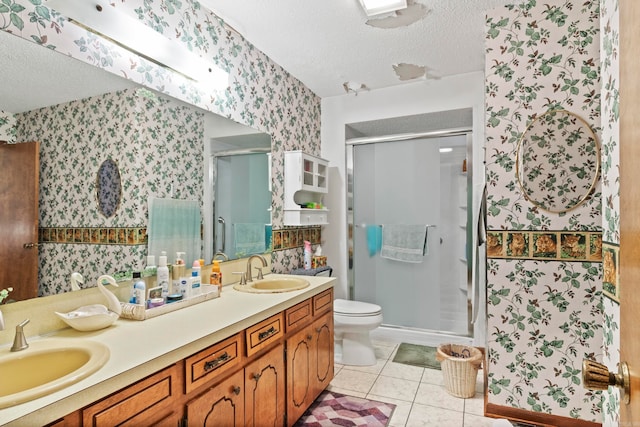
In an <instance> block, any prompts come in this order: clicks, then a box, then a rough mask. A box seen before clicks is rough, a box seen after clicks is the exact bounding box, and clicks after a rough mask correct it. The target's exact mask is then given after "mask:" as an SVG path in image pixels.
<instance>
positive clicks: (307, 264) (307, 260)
mask: <svg viewBox="0 0 640 427" xmlns="http://www.w3.org/2000/svg"><path fill="white" fill-rule="evenodd" d="M304 269H305V270H310V269H311V242H309V241H308V240H305V241H304Z"/></svg>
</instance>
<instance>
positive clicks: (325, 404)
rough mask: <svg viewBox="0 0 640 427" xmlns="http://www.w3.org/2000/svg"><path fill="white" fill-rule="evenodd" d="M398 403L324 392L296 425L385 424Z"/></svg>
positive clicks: (361, 426) (382, 426) (359, 426)
mask: <svg viewBox="0 0 640 427" xmlns="http://www.w3.org/2000/svg"><path fill="white" fill-rule="evenodd" d="M395 408H396V405H393V404H391V403H384V402H377V401H375V400H369V399H364V398H361V397H353V396H346V395H344V394H340V393H334V392H331V391H327V390H325V391H323V392H322V393H320V396H318V398H317V399H316V401H315V402H313V404H311V406H310V407H309V409H307V410H306V412H305V413H304V415H302V417H300V419H299V420H298V421H297V422H296V423H295V424H294V427H327V426H342V427H365V426H366V427H385V426H386V425H388V424H389V420H390V419H391V414H393V410H394V409H395Z"/></svg>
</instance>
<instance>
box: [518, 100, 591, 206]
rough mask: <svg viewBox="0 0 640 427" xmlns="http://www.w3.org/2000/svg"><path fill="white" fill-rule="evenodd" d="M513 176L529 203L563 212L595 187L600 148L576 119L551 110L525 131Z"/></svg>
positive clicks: (584, 198)
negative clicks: (514, 175) (515, 177)
mask: <svg viewBox="0 0 640 427" xmlns="http://www.w3.org/2000/svg"><path fill="white" fill-rule="evenodd" d="M516 156H517V158H516V176H517V179H518V184H519V185H520V189H521V190H522V192H523V193H524V196H525V198H526V199H527V200H529V201H530V202H531V203H533V204H534V205H536V206H537V207H539V208H540V209H544V210H546V211H548V212H554V213H563V212H567V211H570V210H571V209H575V208H576V207H578V206H580V205H581V204H582V203H584V201H585V200H587V198H588V197H589V195H590V194H591V192H592V191H593V189H594V188H595V186H596V183H597V181H598V174H599V171H600V146H599V144H598V141H597V139H596V136H595V134H594V132H593V131H592V130H591V127H589V124H588V123H587V122H585V121H584V120H583V119H582V118H580V117H579V116H577V115H575V114H573V113H571V112H569V111H566V110H550V111H547V112H546V113H544V114H542V115H541V116H538V117H537V118H536V119H535V120H534V121H533V122H532V123H531V124H530V125H529V126H528V127H527V129H526V130H525V131H524V133H523V134H522V138H521V139H520V142H519V143H518V148H517V154H516Z"/></svg>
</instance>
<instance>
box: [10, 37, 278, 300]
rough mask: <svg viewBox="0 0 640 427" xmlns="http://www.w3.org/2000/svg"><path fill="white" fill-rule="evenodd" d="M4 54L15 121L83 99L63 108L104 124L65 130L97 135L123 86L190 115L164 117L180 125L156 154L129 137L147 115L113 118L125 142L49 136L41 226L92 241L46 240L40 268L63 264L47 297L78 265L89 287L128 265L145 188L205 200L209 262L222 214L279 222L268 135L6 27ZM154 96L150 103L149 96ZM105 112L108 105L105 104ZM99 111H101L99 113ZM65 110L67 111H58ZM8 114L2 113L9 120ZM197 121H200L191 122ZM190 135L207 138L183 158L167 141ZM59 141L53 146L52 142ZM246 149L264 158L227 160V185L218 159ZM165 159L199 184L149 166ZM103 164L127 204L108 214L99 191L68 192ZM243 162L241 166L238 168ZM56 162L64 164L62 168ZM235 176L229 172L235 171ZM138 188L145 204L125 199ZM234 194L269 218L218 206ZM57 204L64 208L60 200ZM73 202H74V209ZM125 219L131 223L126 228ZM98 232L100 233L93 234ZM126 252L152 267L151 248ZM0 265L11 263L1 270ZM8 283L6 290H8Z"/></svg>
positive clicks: (44, 116)
mask: <svg viewBox="0 0 640 427" xmlns="http://www.w3.org/2000/svg"><path fill="white" fill-rule="evenodd" d="M0 56H1V57H2V58H3V67H2V69H1V70H0V75H1V76H2V83H1V84H0V86H1V91H0V93H1V96H0V114H1V115H2V116H3V117H7V115H10V116H15V117H19V118H20V117H25V116H28V117H29V120H30V125H31V126H49V127H51V125H50V123H51V121H50V119H51V116H52V115H53V114H48V113H37V115H35V116H34V115H30V114H31V112H33V111H41V110H40V109H42V108H43V107H50V106H59V105H61V104H64V105H66V104H67V103H74V102H75V103H76V104H73V106H72V107H64V108H62V110H64V111H68V113H69V117H71V116H73V117H78V118H82V117H85V116H89V115H91V114H95V115H96V117H97V118H96V119H95V126H93V125H92V126H85V125H74V124H72V123H71V122H70V121H66V122H65V125H64V126H61V127H60V129H58V131H59V133H61V132H63V131H65V129H69V132H73V133H74V137H75V138H77V139H79V140H86V141H89V140H90V139H91V138H93V137H94V136H95V135H94V134H95V133H96V132H98V131H99V130H100V129H101V128H103V127H107V126H108V125H107V124H105V123H104V121H103V120H106V119H105V114H106V115H108V114H107V113H105V111H109V112H113V114H114V115H116V114H119V111H118V110H117V108H114V105H117V104H116V103H115V102H114V100H113V98H111V97H104V98H103V96H104V94H112V93H116V92H118V93H120V92H122V91H124V92H125V93H127V94H130V93H133V92H136V94H142V96H140V99H141V100H140V105H142V106H143V107H144V106H148V105H150V106H149V107H148V110H149V114H156V115H158V114H160V112H161V111H164V110H166V111H169V110H170V109H169V107H168V106H171V108H173V106H174V105H175V106H177V107H175V108H174V109H171V110H170V111H178V109H182V110H181V113H180V115H181V117H185V118H186V120H187V121H186V122H185V123H175V124H174V123H171V122H172V121H175V120H177V118H176V116H166V117H161V118H159V120H158V121H159V123H162V124H163V125H166V127H167V128H171V131H168V132H167V133H166V134H161V135H160V136H158V138H156V139H154V141H153V144H154V146H153V152H151V153H149V152H145V151H140V152H138V151H136V149H134V148H131V147H134V146H135V144H136V143H139V141H138V140H137V138H139V136H137V135H135V134H133V133H131V134H129V133H127V131H128V126H130V124H131V123H132V122H135V121H136V120H137V121H138V122H141V123H143V124H144V121H141V120H140V117H142V116H140V117H138V116H135V115H131V114H132V113H127V114H128V115H126V114H123V115H122V116H121V117H117V118H116V120H114V122H115V125H113V130H111V131H112V133H118V132H120V133H122V134H123V135H124V136H125V137H124V138H120V139H119V141H116V139H117V138H114V140H110V139H109V138H108V137H104V138H102V140H101V141H99V144H102V145H98V146H96V145H91V146H90V145H89V144H88V143H87V144H86V145H83V144H79V145H78V144H76V145H74V146H71V144H70V143H69V141H68V140H67V139H66V138H64V137H63V136H62V137H57V139H56V140H55V141H40V142H41V149H40V161H41V165H40V173H41V178H40V181H41V189H40V191H41V192H47V200H46V204H47V206H40V219H41V220H40V227H54V228H55V227H59V229H58V230H62V229H65V232H67V233H71V234H70V235H69V236H66V237H65V238H67V239H70V240H66V242H70V243H73V242H77V241H78V240H74V239H78V238H80V239H84V240H83V241H86V242H89V244H82V245H75V247H77V249H71V250H69V251H68V252H66V253H65V254H64V255H62V254H61V253H60V252H59V249H58V248H60V247H62V246H64V245H57V246H56V245H49V246H47V245H41V246H44V248H43V247H41V248H40V249H39V258H40V260H39V265H40V266H41V269H42V268H43V266H44V268H50V267H52V268H55V272H54V273H53V272H52V271H48V272H46V274H44V276H47V278H46V279H47V280H52V282H51V283H50V285H48V286H49V289H48V291H49V292H46V293H44V295H49V294H53V293H61V292H65V291H67V290H70V283H69V277H70V274H71V273H72V272H73V271H80V273H82V274H83V275H85V280H86V281H87V286H93V285H94V284H95V280H93V277H94V276H95V277H96V278H97V276H99V275H100V274H105V273H107V274H113V273H115V272H116V271H119V270H121V269H122V266H123V265H122V264H123V263H124V260H123V259H124V258H125V256H124V255H123V254H122V253H123V249H122V248H123V247H125V246H122V245H119V244H118V243H121V241H122V239H124V241H126V242H127V243H131V242H137V241H139V240H142V239H144V238H145V237H144V236H140V235H137V234H136V233H138V232H139V230H143V229H144V228H146V226H147V224H146V218H144V216H142V215H140V213H139V212H136V210H139V209H140V206H139V205H140V204H142V205H145V204H146V196H145V195H144V194H142V193H143V192H144V191H148V192H149V193H151V192H156V193H161V194H163V195H164V197H170V196H173V197H175V198H189V197H197V199H198V201H199V202H200V206H201V207H202V224H203V238H202V240H203V242H202V254H201V257H202V258H204V259H205V260H206V261H207V263H208V262H209V261H211V259H212V258H213V255H214V251H218V250H221V248H219V247H218V248H214V246H215V245H216V242H217V241H219V240H220V237H219V236H217V235H216V233H218V234H221V233H222V230H221V229H220V228H218V227H217V225H218V222H217V218H218V217H220V216H223V217H224V219H225V222H226V223H227V224H228V225H229V227H233V225H234V224H243V225H245V224H258V223H260V224H261V226H262V227H263V228H264V229H265V230H266V228H265V227H266V226H268V225H269V223H270V216H269V213H270V212H269V209H270V206H271V193H270V192H269V191H268V189H267V187H268V185H269V183H270V175H269V173H270V172H269V171H270V164H269V159H268V157H267V154H268V153H269V151H270V147H271V138H270V136H269V135H267V134H265V133H263V132H260V131H258V130H256V129H252V128H250V127H248V126H245V125H242V124H239V123H236V122H234V121H232V120H230V119H227V118H224V117H220V116H218V115H216V114H213V113H211V112H208V111H205V110H202V109H199V108H197V107H195V106H192V105H188V104H185V103H184V102H182V101H179V100H176V99H172V98H170V97H168V96H167V95H164V94H157V93H155V92H153V91H151V90H149V89H144V88H141V87H140V86H138V85H136V84H135V83H133V82H131V81H128V80H126V79H124V78H120V77H118V76H115V75H113V74H111V73H108V72H106V71H103V70H101V69H99V68H97V67H94V66H91V65H88V64H86V63H84V62H81V61H78V60H76V59H73V58H70V57H67V56H65V55H62V54H60V53H57V52H55V51H52V50H50V49H47V48H44V47H42V46H39V45H36V44H34V43H32V42H29V41H27V40H24V39H22V38H20V37H17V36H14V35H11V34H9V33H6V32H4V31H0ZM127 96H129V95H127ZM145 97H146V98H148V99H145ZM89 98H90V99H93V100H94V101H92V102H90V103H89V102H87V103H85V102H84V101H77V100H85V99H89ZM160 98H167V100H163V101H161V102H160V101H157V100H158V99H160ZM96 99H97V101H96ZM152 102H156V104H150V103H152ZM69 105H71V104H69ZM100 108H104V111H102V110H100ZM96 109H98V110H100V111H95V110H96ZM163 109H164V110H163ZM42 111H48V110H42ZM56 114H60V113H59V112H56ZM109 114H110V113H109ZM133 114H135V113H133ZM2 116H0V119H1V118H2ZM194 118H195V119H197V120H196V121H192V120H193V119H194ZM67 119H68V118H67ZM0 122H2V120H0ZM38 123H39V124H38ZM194 123H197V124H198V129H194V128H195V125H194ZM21 126H22V127H24V126H25V125H24V124H22V125H19V126H18V127H21ZM0 131H2V126H0ZM144 131H145V132H147V135H146V137H147V138H149V139H153V138H154V135H155V134H154V132H155V131H156V129H155V128H151V127H150V128H149V129H144ZM107 133H108V132H107ZM33 134H34V135H40V133H39V132H34V133H33ZM184 134H192V135H194V138H197V139H198V147H199V148H198V149H199V151H200V152H199V153H198V154H197V156H194V157H192V158H188V159H180V158H179V157H176V155H177V153H179V151H176V150H174V149H173V148H170V149H169V148H167V147H165V146H164V144H166V143H168V142H170V141H169V140H171V139H177V140H179V139H180V138H181V137H182V136H183V135H184ZM0 139H3V138H0ZM69 139H71V138H69ZM94 139H95V138H94ZM15 142H18V143H19V142H22V141H15ZM117 144H127V147H126V148H127V149H126V150H125V149H124V146H123V147H119V146H117ZM178 144H179V141H178ZM51 145H54V146H53V147H51ZM42 146H44V148H43V147H42ZM47 147H48V148H47ZM100 147H103V148H104V149H101V148H100ZM189 148H190V147H184V152H188V150H189ZM47 150H49V151H47ZM110 151H111V153H113V152H115V153H121V155H120V156H116V155H113V154H109V152H110ZM51 153H55V154H51ZM246 153H252V154H259V155H260V159H259V160H258V161H256V162H254V163H251V164H247V163H246V162H244V161H239V162H236V161H232V162H227V163H228V164H227V165H225V166H228V167H227V169H229V170H228V171H225V179H224V182H219V181H218V180H217V179H216V176H218V177H219V176H220V175H221V174H220V172H219V171H218V170H219V169H220V167H219V166H218V167H217V168H216V163H217V162H216V159H218V158H223V157H224V158H225V159H229V158H234V160H235V157H238V158H244V155H245V154H246ZM49 156H55V158H50V157H49ZM162 156H165V157H171V156H173V157H171V159H170V160H171V163H172V164H174V165H175V167H176V168H183V169H187V170H189V171H190V172H189V173H190V176H191V177H193V180H192V181H189V180H187V181H186V182H183V181H181V179H182V178H181V177H180V176H179V174H177V173H175V171H173V170H171V168H163V169H162V170H156V169H154V168H155V166H154V167H148V168H146V165H147V164H148V163H149V162H153V160H154V157H162ZM193 158H197V159H198V162H200V163H199V164H192V163H193V161H192V160H193ZM247 159H248V157H247ZM101 165H108V166H104V167H105V168H107V167H108V168H110V171H111V173H115V172H116V171H114V170H113V168H114V167H115V168H117V172H118V176H119V177H120V179H121V183H120V185H121V187H122V200H121V201H120V200H118V201H117V203H107V204H106V205H105V206H107V205H108V207H109V209H108V210H107V211H104V207H103V208H102V211H103V212H102V213H100V212H101V209H100V207H99V205H98V201H97V200H96V191H97V188H93V189H92V193H90V197H84V198H83V199H82V200H75V201H70V199H69V198H68V194H69V193H73V189H74V188H76V187H77V188H80V186H81V184H79V183H78V182H75V183H74V180H75V179H76V177H77V176H80V175H82V174H85V175H87V176H89V175H90V176H91V184H90V185H91V186H97V184H96V183H97V182H98V181H99V178H98V176H99V173H100V171H101V170H102V168H101ZM236 167H237V168H238V169H237V170H236ZM56 168H57V169H60V168H62V170H61V171H60V170H58V171H54V169H56ZM227 172H228V177H227V176H226V174H227ZM149 174H153V175H154V180H149V179H148V177H147V176H145V175H149ZM247 175H255V177H254V178H255V179H251V180H249V179H247V180H246V182H244V181H243V182H242V185H241V186H239V187H238V188H239V191H236V183H238V182H239V179H240V178H239V177H245V176H247ZM110 176H112V175H110ZM138 177H144V178H145V179H146V180H147V181H148V182H146V185H147V189H145V190H144V191H143V190H140V189H138V188H137V187H136V186H138V185H139V183H138ZM141 179H142V178H141ZM43 180H44V181H43ZM195 180H197V181H198V182H197V185H196V186H194V185H192V184H193V183H194V182H195ZM43 182H44V185H43ZM68 182H71V184H70V185H75V186H76V187H71V189H69V190H67V189H66V187H65V185H68ZM254 185H255V187H254ZM190 187H197V189H198V191H197V196H194V195H195V192H194V194H188V193H187V191H186V190H185V189H188V188H190ZM114 188H115V187H114ZM105 189H106V188H105ZM181 189H182V190H181ZM106 190H107V192H110V191H111V190H110V189H106ZM181 191H182V192H181ZM217 192H222V195H221V196H218V195H217V194H216V193H217ZM132 194H134V195H136V203H137V205H134V206H131V205H130V203H131V202H130V201H127V200H126V199H127V197H128V195H129V198H131V195H132ZM185 194H187V196H185ZM105 195H106V193H105ZM228 195H232V196H234V197H235V196H238V197H241V198H242V200H255V201H259V206H256V207H255V208H254V207H252V208H251V210H255V211H260V212H261V213H266V216H265V215H262V216H260V217H256V218H252V217H244V216H242V217H240V216H237V217H236V213H237V212H243V211H246V210H247V209H248V208H247V206H246V205H245V206H243V207H241V208H236V209H229V210H228V211H225V212H224V213H222V212H214V204H215V206H216V207H215V209H216V210H217V211H218V210H220V209H224V208H225V203H224V202H223V201H221V199H224V198H227V197H230V196H228ZM113 200H115V199H113ZM128 203H129V205H128ZM52 204H53V205H55V206H52ZM65 204H69V205H70V206H65ZM53 208H55V210H57V211H58V212H65V211H66V212H67V214H60V215H59V217H60V218H57V220H58V221H57V223H56V222H55V221H50V218H49V217H48V216H47V215H50V212H44V211H45V210H48V211H51V210H53ZM42 218H45V220H44V221H43V220H42ZM74 218H75V219H77V223H74V222H73V219H74ZM123 223H125V224H126V225H125V226H122V224H123ZM74 227H77V229H76V230H75V233H76V235H74V234H73V233H74V231H71V232H70V231H69V230H68V229H70V228H74ZM102 228H104V229H105V230H107V229H108V230H109V233H115V234H116V236H111V235H109V236H102V235H101V234H100V233H101V232H102ZM114 230H115V231H114ZM48 232H49V231H47V233H48ZM53 232H55V230H54V231H51V233H53ZM94 232H95V236H94V235H93V234H92V233H94ZM83 233H84V234H85V235H83ZM118 233H122V235H121V236H118V235H117V234H118ZM234 233H235V230H234V229H232V228H230V230H228V233H227V239H228V241H232V240H233V239H234ZM265 233H266V231H265ZM41 237H42V236H41ZM48 237H49V236H48V235H47V236H45V241H47V240H46V239H47V238H48ZM57 238H58V240H59V239H60V236H57ZM104 238H106V239H107V240H106V243H107V245H109V244H110V245H111V246H110V249H108V250H104V249H100V248H101V247H102V248H104V247H106V245H101V243H105V240H101V239H104ZM109 239H116V240H115V241H116V244H113V242H114V240H109ZM236 239H237V237H236ZM263 242H264V239H263ZM67 246H71V245H67ZM111 248H113V249H111ZM127 248H134V249H126V251H128V252H127V256H128V257H129V258H130V259H131V258H132V259H136V260H138V261H137V262H135V265H134V266H133V268H141V267H143V265H144V255H145V254H146V248H145V246H144V245H137V246H135V245H131V246H128V247H127ZM259 249H260V250H261V252H264V251H265V250H268V249H269V247H268V245H264V244H263V245H261V246H260V247H259ZM236 254H238V255H246V254H247V253H246V251H243V250H241V251H236V250H233V251H229V252H228V253H226V255H227V256H228V257H229V258H234V257H235V256H236ZM168 255H169V261H173V255H174V254H168ZM100 258H108V261H106V262H104V263H103V264H101V267H100V268H101V271H82V266H83V265H86V262H87V260H89V261H90V262H91V261H96V262H100ZM0 268H2V267H1V266H0ZM52 273H53V274H52ZM39 276H40V280H43V273H42V272H41V273H40V275H39ZM50 276H60V277H50ZM54 280H55V282H54ZM1 285H2V284H0V288H1V287H2V286H1Z"/></svg>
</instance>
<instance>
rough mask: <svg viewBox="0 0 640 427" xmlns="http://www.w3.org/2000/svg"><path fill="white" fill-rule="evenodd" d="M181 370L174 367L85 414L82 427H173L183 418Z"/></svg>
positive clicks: (84, 410)
mask: <svg viewBox="0 0 640 427" xmlns="http://www.w3.org/2000/svg"><path fill="white" fill-rule="evenodd" d="M179 372H180V370H179V368H178V366H177V365H173V366H171V367H169V368H167V369H164V370H162V371H160V372H158V373H156V374H153V375H151V376H150V377H147V378H145V379H143V380H141V381H139V382H137V383H135V384H133V385H131V386H129V387H127V388H125V389H122V390H120V391H119V392H117V393H115V394H113V395H112V396H110V397H107V398H106V399H104V400H101V401H99V402H97V403H95V404H93V405H91V406H89V407H87V408H85V409H83V410H82V425H83V426H93V427H101V426H104V427H111V426H135V427H137V426H171V427H175V426H176V425H177V424H178V421H179V420H180V419H181V418H182V411H181V408H180V405H179V402H178V399H179V397H180V396H181V393H182V387H181V386H180V384H178V381H179V380H180V373H179Z"/></svg>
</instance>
